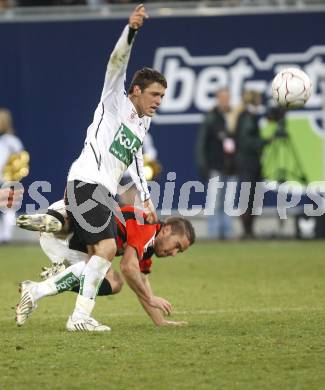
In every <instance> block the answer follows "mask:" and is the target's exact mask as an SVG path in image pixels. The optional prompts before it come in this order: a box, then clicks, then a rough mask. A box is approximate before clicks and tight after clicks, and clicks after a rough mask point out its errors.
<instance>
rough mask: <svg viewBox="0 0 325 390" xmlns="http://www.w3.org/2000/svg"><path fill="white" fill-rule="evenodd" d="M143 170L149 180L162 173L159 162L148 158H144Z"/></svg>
mask: <svg viewBox="0 0 325 390" xmlns="http://www.w3.org/2000/svg"><path fill="white" fill-rule="evenodd" d="M143 169H144V174H145V177H146V179H147V180H152V179H154V178H156V177H157V176H158V175H159V173H160V172H161V171H162V166H161V164H160V162H159V161H158V160H152V159H150V158H148V156H146V155H144V156H143Z"/></svg>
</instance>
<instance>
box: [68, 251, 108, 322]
mask: <svg viewBox="0 0 325 390" xmlns="http://www.w3.org/2000/svg"><path fill="white" fill-rule="evenodd" d="M110 266H111V262H110V261H108V260H106V259H104V258H102V257H99V256H92V257H91V258H90V260H89V261H88V263H87V264H86V267H85V268H84V270H83V273H82V275H81V277H80V289H79V295H78V298H77V301H76V306H75V310H74V312H73V314H72V317H73V318H74V319H76V318H86V317H89V316H90V314H91V312H92V310H93V308H94V305H95V298H96V295H97V292H98V288H99V286H100V284H101V283H102V281H103V279H104V277H105V275H106V273H107V271H108V270H109V268H110Z"/></svg>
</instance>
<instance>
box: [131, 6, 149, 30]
mask: <svg viewBox="0 0 325 390" xmlns="http://www.w3.org/2000/svg"><path fill="white" fill-rule="evenodd" d="M148 18H149V15H148V14H147V11H146V9H145V7H144V5H143V4H139V5H138V6H137V7H135V9H134V11H133V12H132V14H131V15H130V18H129V26H130V27H131V28H133V29H134V30H138V29H139V28H140V27H142V25H143V22H144V19H148Z"/></svg>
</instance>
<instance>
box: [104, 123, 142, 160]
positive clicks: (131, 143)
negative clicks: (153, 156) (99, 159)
mask: <svg viewBox="0 0 325 390" xmlns="http://www.w3.org/2000/svg"><path fill="white" fill-rule="evenodd" d="M141 145H142V142H141V141H140V139H139V138H138V137H137V136H136V135H135V134H134V133H133V132H132V131H131V130H130V129H129V128H128V127H127V126H125V124H124V123H122V124H121V126H120V127H119V129H118V130H117V133H116V135H115V137H114V140H113V142H112V144H111V146H110V148H109V151H110V152H111V153H112V154H113V155H114V156H115V157H116V158H117V159H119V160H120V161H122V162H123V163H124V164H125V165H126V166H127V167H128V166H129V165H130V164H131V163H132V161H133V156H134V154H135V153H136V152H137V151H138V150H139V148H140V146H141Z"/></svg>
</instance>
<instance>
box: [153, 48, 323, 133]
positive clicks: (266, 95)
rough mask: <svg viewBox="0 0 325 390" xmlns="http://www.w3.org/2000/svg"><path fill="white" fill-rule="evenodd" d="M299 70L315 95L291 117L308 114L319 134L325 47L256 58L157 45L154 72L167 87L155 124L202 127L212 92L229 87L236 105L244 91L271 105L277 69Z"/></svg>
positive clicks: (248, 51)
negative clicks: (195, 53)
mask: <svg viewBox="0 0 325 390" xmlns="http://www.w3.org/2000/svg"><path fill="white" fill-rule="evenodd" d="M290 66H297V67H300V68H302V69H303V70H304V71H305V72H306V73H307V74H308V75H309V76H310V78H311V82H312V84H313V92H312V96H311V97H310V99H309V101H308V103H307V104H306V107H305V109H304V110H294V111H292V112H290V113H289V114H290V115H291V116H296V117H297V116H302V115H303V116H305V117H306V116H308V117H309V118H310V119H311V120H312V121H313V124H314V128H316V129H317V130H319V131H322V129H324V128H325V126H324V124H323V125H322V126H321V122H324V113H323V112H322V107H323V101H324V94H325V84H324V78H325V46H324V45H320V46H312V47H310V48H309V49H307V50H306V51H305V52H298V53H290V52H284V53H272V54H269V55H268V56H267V57H265V58H263V59H262V58H260V56H259V54H258V53H257V52H256V51H255V50H254V49H253V48H236V49H234V50H232V51H231V52H230V53H228V54H225V55H208V56H192V55H191V53H190V52H189V51H188V49H187V48H185V47H160V48H158V49H157V50H156V52H155V57H154V64H153V67H154V69H157V70H158V71H160V72H162V73H163V74H164V75H165V77H166V79H167V80H168V88H167V90H166V94H165V96H164V99H163V102H162V104H161V106H160V108H159V112H158V113H157V114H156V116H155V117H154V118H153V120H154V121H155V122H156V123H162V124H165V123H201V121H202V120H203V115H204V113H205V112H207V111H209V110H210V109H211V108H212V107H213V106H214V104H215V91H216V90H217V89H218V88H221V87H224V86H229V88H230V92H231V96H232V104H233V105H237V104H238V103H239V102H240V98H241V94H242V92H243V90H244V89H254V90H258V91H259V92H261V93H262V95H263V103H264V104H265V106H267V105H270V104H271V103H272V98H271V82H272V79H273V77H274V75H275V74H276V73H277V72H279V71H280V70H281V69H283V68H286V67H290Z"/></svg>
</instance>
